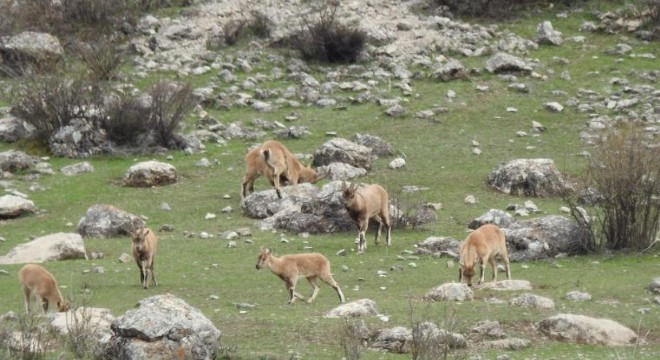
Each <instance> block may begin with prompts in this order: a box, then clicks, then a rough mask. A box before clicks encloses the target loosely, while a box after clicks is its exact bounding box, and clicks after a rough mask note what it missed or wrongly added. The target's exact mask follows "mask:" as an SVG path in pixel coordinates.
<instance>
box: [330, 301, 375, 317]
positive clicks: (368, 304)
mask: <svg viewBox="0 0 660 360" xmlns="http://www.w3.org/2000/svg"><path fill="white" fill-rule="evenodd" d="M377 315H378V308H377V307H376V302H375V301H373V300H370V299H360V300H355V301H351V302H349V303H345V304H341V305H339V306H337V307H336V308H334V309H332V310H330V311H328V312H327V313H326V314H325V317H327V318H345V317H359V316H377Z"/></svg>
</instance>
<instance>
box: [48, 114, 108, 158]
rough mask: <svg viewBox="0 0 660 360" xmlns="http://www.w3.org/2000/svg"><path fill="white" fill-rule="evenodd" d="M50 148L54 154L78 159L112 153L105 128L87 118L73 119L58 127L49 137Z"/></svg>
mask: <svg viewBox="0 0 660 360" xmlns="http://www.w3.org/2000/svg"><path fill="white" fill-rule="evenodd" d="M48 149H49V150H50V152H51V154H53V156H59V157H67V158H76V159H78V158H87V157H90V156H94V155H101V154H108V153H111V150H110V149H111V146H110V145H109V144H108V139H107V135H106V133H105V130H103V129H102V128H100V126H99V125H98V124H97V123H96V122H91V121H87V120H85V119H72V120H71V121H69V123H68V124H67V125H65V126H62V127H60V128H59V129H56V130H55V131H54V132H53V134H52V135H51V136H50V138H49V139H48Z"/></svg>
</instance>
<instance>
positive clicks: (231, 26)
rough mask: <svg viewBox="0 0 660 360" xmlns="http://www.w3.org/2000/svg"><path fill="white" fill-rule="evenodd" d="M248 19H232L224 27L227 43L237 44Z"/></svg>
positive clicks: (230, 44)
mask: <svg viewBox="0 0 660 360" xmlns="http://www.w3.org/2000/svg"><path fill="white" fill-rule="evenodd" d="M246 26H247V21H245V20H242V19H241V20H230V21H229V22H227V23H226V24H225V25H224V26H223V27H222V31H223V32H224V34H225V44H227V45H229V46H232V45H235V44H236V43H237V42H238V40H239V38H241V36H243V34H244V31H243V29H245V27H246Z"/></svg>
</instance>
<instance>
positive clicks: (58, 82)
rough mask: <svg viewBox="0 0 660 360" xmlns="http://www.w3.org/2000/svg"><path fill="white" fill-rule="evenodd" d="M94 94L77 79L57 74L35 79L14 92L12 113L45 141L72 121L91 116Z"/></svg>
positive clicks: (92, 113)
mask: <svg viewBox="0 0 660 360" xmlns="http://www.w3.org/2000/svg"><path fill="white" fill-rule="evenodd" d="M97 95H98V94H97V93H96V92H94V91H91V87H90V86H89V84H87V83H85V82H83V81H80V80H75V79H70V78H66V77H62V76H57V75H53V76H44V77H34V78H31V79H27V80H26V81H24V82H23V83H22V84H21V86H18V87H17V88H16V89H15V91H14V93H13V94H12V96H13V99H14V101H13V106H12V110H11V112H12V114H13V115H14V116H17V117H19V118H21V119H23V120H25V121H26V122H27V123H29V124H30V125H32V126H34V127H35V129H36V132H37V137H38V139H41V140H47V139H48V138H50V136H51V135H52V133H53V132H54V131H56V130H57V129H59V128H61V127H62V126H66V125H68V124H69V123H70V122H71V120H73V119H76V118H85V119H90V118H91V117H94V116H95V113H94V109H97V108H98V106H97V105H98V96H97Z"/></svg>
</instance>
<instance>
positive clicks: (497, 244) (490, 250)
mask: <svg viewBox="0 0 660 360" xmlns="http://www.w3.org/2000/svg"><path fill="white" fill-rule="evenodd" d="M460 256H461V257H460V268H459V269H458V281H459V282H461V281H462V280H463V278H465V280H466V282H467V284H468V286H472V277H474V274H475V270H474V266H475V264H476V263H479V264H480V266H479V267H480V270H481V274H480V277H479V282H478V284H482V283H483V282H484V275H485V274H484V273H485V268H486V262H488V263H489V264H490V266H491V267H492V268H493V282H495V281H497V262H496V261H495V257H496V256H499V257H500V258H502V261H504V265H505V267H506V278H507V279H509V280H511V268H510V266H509V255H508V253H507V250H506V241H505V239H504V234H503V233H502V230H500V228H499V227H497V225H493V224H485V225H482V226H481V227H479V228H478V229H477V230H474V231H473V232H471V233H470V234H469V235H468V236H467V238H466V239H465V241H463V244H461V255H460Z"/></svg>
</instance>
